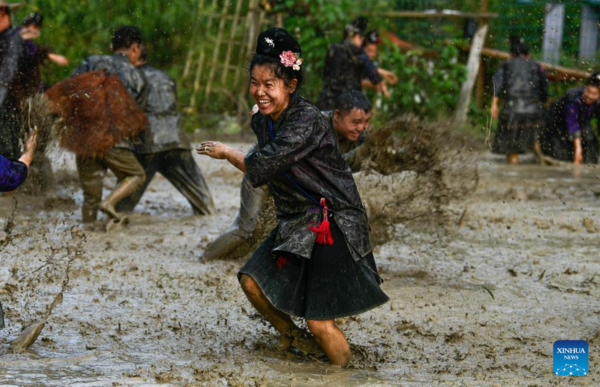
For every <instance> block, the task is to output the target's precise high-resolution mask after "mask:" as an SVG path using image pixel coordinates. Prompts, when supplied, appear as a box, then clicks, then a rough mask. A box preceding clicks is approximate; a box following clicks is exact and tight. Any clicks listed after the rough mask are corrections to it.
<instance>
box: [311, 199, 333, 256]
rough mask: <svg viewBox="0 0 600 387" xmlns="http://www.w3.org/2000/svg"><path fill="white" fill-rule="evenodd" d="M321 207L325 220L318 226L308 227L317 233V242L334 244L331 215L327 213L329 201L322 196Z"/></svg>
mask: <svg viewBox="0 0 600 387" xmlns="http://www.w3.org/2000/svg"><path fill="white" fill-rule="evenodd" d="M321 207H323V221H322V222H321V224H319V226H318V227H312V226H309V227H308V229H309V230H310V231H312V232H315V233H317V243H318V244H320V245H330V246H331V245H333V237H332V236H331V228H330V225H329V217H328V215H327V213H328V209H327V201H326V200H325V198H321Z"/></svg>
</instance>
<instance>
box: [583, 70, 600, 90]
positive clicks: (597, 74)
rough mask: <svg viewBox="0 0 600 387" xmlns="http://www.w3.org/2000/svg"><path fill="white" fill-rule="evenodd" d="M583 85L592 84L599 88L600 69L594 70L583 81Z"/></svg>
mask: <svg viewBox="0 0 600 387" xmlns="http://www.w3.org/2000/svg"><path fill="white" fill-rule="evenodd" d="M585 86H594V87H597V88H599V89H600V71H596V72H594V73H593V74H592V75H590V77H589V78H588V79H586V81H585Z"/></svg>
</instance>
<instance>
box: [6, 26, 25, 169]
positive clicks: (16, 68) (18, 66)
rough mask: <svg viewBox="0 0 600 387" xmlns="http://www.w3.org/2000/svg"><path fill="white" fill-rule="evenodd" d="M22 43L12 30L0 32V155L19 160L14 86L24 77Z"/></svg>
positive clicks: (19, 151) (16, 96) (17, 106)
mask: <svg viewBox="0 0 600 387" xmlns="http://www.w3.org/2000/svg"><path fill="white" fill-rule="evenodd" d="M24 52H25V51H24V41H23V38H21V34H20V33H19V31H18V30H17V29H16V28H12V27H10V28H7V29H5V30H4V31H2V32H0V154H2V155H4V156H5V157H8V158H11V159H17V158H19V157H20V154H21V149H20V145H19V138H20V128H19V123H18V121H17V116H18V114H19V106H20V103H21V99H20V97H21V96H20V94H21V93H20V92H19V91H18V87H17V85H18V84H19V79H21V74H23V73H24V68H23V64H24V62H23V58H24Z"/></svg>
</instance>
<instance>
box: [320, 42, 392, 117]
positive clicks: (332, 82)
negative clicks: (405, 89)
mask: <svg viewBox="0 0 600 387" xmlns="http://www.w3.org/2000/svg"><path fill="white" fill-rule="evenodd" d="M364 76H367V77H368V79H370V80H371V82H373V84H378V83H379V82H381V76H380V75H379V72H378V71H377V66H375V64H374V63H373V62H372V61H371V59H369V56H368V55H367V54H366V53H365V50H363V49H362V48H361V47H357V46H355V45H354V44H352V43H350V42H349V41H347V40H346V41H344V42H343V43H341V44H332V45H331V46H330V47H329V51H328V52H327V57H326V58H325V70H324V71H323V89H322V90H321V93H320V94H319V99H318V100H317V106H318V107H319V109H321V110H332V109H333V108H334V106H333V105H334V102H335V99H336V98H337V97H338V96H339V95H340V94H342V93H343V92H345V91H349V90H362V86H361V80H362V79H363V77H364Z"/></svg>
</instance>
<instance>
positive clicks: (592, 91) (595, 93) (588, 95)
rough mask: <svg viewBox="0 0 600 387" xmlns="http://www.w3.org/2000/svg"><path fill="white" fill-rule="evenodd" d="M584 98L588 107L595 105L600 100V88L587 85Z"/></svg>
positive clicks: (584, 89)
mask: <svg viewBox="0 0 600 387" xmlns="http://www.w3.org/2000/svg"><path fill="white" fill-rule="evenodd" d="M582 98H583V102H585V103H586V104H588V105H591V104H593V103H595V102H596V101H598V98H600V88H598V87H596V86H592V85H586V86H585V87H584V88H583V96H582Z"/></svg>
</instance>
